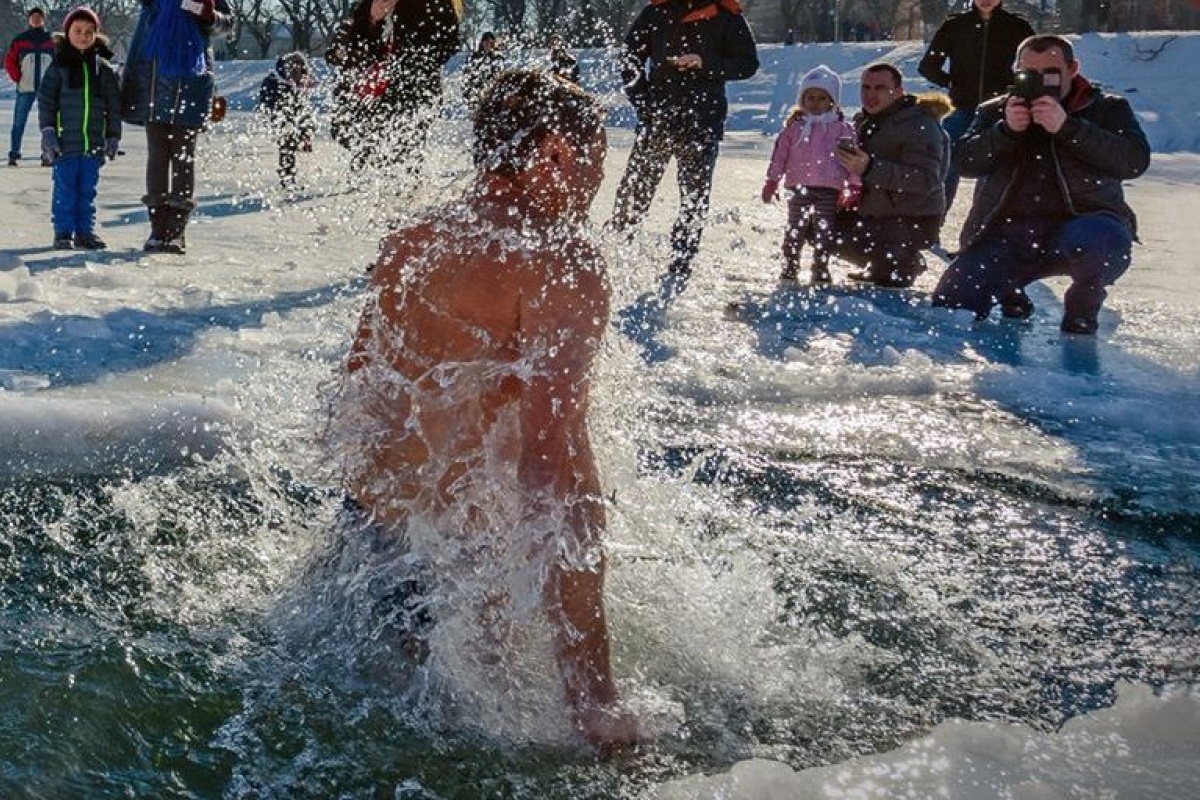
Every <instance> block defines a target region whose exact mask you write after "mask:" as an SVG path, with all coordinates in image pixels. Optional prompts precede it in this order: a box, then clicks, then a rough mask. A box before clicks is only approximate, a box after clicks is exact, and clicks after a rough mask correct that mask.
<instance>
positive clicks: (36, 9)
mask: <svg viewBox="0 0 1200 800" xmlns="http://www.w3.org/2000/svg"><path fill="white" fill-rule="evenodd" d="M34 14H41V15H42V16H43V17H44V16H46V12H45V11H44V10H42V9H41V8H39V7H38V6H34V7H33V8H31V9H29V10H28V11H26V12H25V16H26V18H28V17H32V16H33V15H34Z"/></svg>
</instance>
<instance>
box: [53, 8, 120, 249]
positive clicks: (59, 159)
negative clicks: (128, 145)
mask: <svg viewBox="0 0 1200 800" xmlns="http://www.w3.org/2000/svg"><path fill="white" fill-rule="evenodd" d="M55 40H56V47H55V50H54V63H53V64H51V65H50V68H49V69H48V70H47V71H46V74H45V76H44V77H43V78H42V85H41V87H40V88H39V90H38V127H39V128H41V131H42V158H43V159H45V160H46V161H49V162H51V163H53V165H54V193H53V195H52V198H53V199H52V200H51V205H50V217H51V219H52V220H53V222H54V247H55V248H56V249H59V250H71V249H74V248H80V249H83V250H101V249H103V248H105V247H106V246H107V245H105V243H104V242H103V241H102V240H101V239H100V237H99V236H97V235H96V230H95V226H96V184H97V183H98V182H99V181H100V167H101V165H103V164H104V160H105V159H106V158H107V159H113V158H116V156H117V148H118V147H119V145H120V141H121V91H120V84H119V81H118V80H117V73H116V71H115V70H113V68H112V66H111V65H110V64H109V63H108V61H107V60H106V59H105V57H104V56H105V55H106V54H108V53H109V50H108V47H107V39H106V38H105V37H104V36H103V35H102V34H101V33H100V17H99V16H97V15H96V12H94V11H92V10H91V9H90V8H87V7H86V6H80V7H79V8H76V9H74V10H73V11H71V12H69V13H68V14H67V16H66V18H65V19H64V20H63V33H61V34H55Z"/></svg>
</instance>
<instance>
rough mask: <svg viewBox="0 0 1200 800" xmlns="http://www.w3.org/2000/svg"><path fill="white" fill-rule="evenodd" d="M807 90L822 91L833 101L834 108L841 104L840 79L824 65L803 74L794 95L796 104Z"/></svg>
mask: <svg viewBox="0 0 1200 800" xmlns="http://www.w3.org/2000/svg"><path fill="white" fill-rule="evenodd" d="M808 89H822V90H824V91H825V93H826V94H828V95H829V96H830V97H831V98H832V99H833V104H834V105H835V106H836V105H840V104H841V102H842V79H841V78H839V77H838V74H837V73H836V72H834V71H833V70H831V69H830V68H829V67H827V66H825V65H824V64H820V65H818V66H815V67H813V68H812V69H810V70H809V71H808V72H806V73H804V77H803V78H801V79H800V91H799V92H798V93H797V94H796V102H797V103H799V102H800V101H802V100H803V99H804V92H805V91H806V90H808Z"/></svg>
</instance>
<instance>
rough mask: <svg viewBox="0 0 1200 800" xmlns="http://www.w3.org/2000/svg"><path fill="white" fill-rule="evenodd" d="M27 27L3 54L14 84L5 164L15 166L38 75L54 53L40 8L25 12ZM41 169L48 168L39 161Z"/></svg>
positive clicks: (36, 92)
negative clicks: (14, 94) (10, 125)
mask: <svg viewBox="0 0 1200 800" xmlns="http://www.w3.org/2000/svg"><path fill="white" fill-rule="evenodd" d="M28 17H29V27H28V28H27V29H26V30H25V31H23V32H21V33H19V34H17V36H16V38H14V39H13V40H12V43H11V44H9V46H8V51H7V52H5V54H4V70H5V71H6V72H7V73H8V77H10V78H12V82H13V83H15V84H16V85H17V96H16V102H15V103H14V105H13V124H12V136H11V138H10V139H9V144H8V165H9V166H10V167H15V166H17V162H19V161H20V160H21V140H22V139H24V138H25V125H26V123H27V122H28V121H29V112H30V111H32V110H33V107H34V105H35V104H36V103H37V97H38V89H39V88H41V85H42V76H43V75H44V74H45V73H46V70H47V69H49V68H50V60H51V58H52V57H53V54H54V41H53V39H51V37H50V32H49V31H47V30H46V12H45V11H43V10H42V9H40V8H31V9H29V14H28ZM42 166H43V167H48V166H50V164H49V162H46V161H43V162H42Z"/></svg>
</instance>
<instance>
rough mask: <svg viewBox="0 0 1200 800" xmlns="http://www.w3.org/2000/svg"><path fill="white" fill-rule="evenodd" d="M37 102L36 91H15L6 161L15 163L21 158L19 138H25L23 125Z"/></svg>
mask: <svg viewBox="0 0 1200 800" xmlns="http://www.w3.org/2000/svg"><path fill="white" fill-rule="evenodd" d="M36 104H37V92H17V97H16V101H15V102H14V103H13V124H12V136H11V137H10V140H9V145H8V161H9V163H10V164H16V162H17V160H18V159H20V158H21V140H22V139H24V138H25V125H26V124H27V123H28V121H29V112H30V110H31V109H32V108H33V107H34V105H36Z"/></svg>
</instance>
